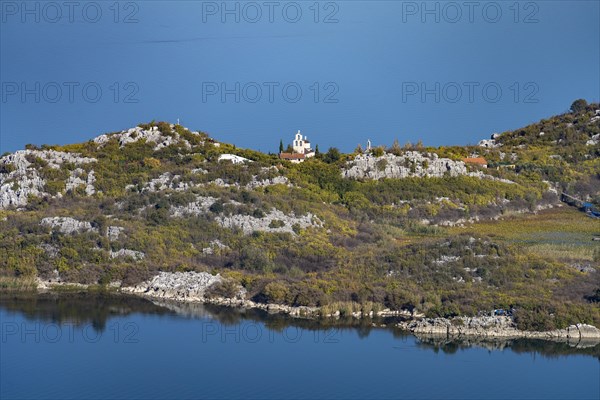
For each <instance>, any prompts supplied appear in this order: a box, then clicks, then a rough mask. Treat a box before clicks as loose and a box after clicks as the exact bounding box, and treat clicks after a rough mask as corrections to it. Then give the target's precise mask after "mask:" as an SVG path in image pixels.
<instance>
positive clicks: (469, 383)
mask: <svg viewBox="0 0 600 400" xmlns="http://www.w3.org/2000/svg"><path fill="white" fill-rule="evenodd" d="M0 320H1V324H2V337H1V343H0V344H1V353H0V398H2V399H42V398H43V399H56V398H74V399H88V398H89V399H112V398H115V399H139V398H144V399H153V398H211V399H215V398H261V399H262V398H277V399H279V398H285V399H288V398H289V399H298V398H327V399H332V398H339V399H363V398H394V399H397V398H409V399H447V398H454V399H508V398H518V399H599V398H600V346H599V345H596V346H591V347H590V346H588V347H582V346H581V345H580V347H579V348H577V347H572V346H569V345H568V344H564V343H546V342H541V341H524V340H517V341H510V342H496V343H466V342H460V343H456V342H446V341H444V340H441V339H426V338H421V339H419V338H416V337H414V336H411V335H406V334H404V333H402V332H399V331H395V330H392V329H389V328H372V327H371V326H370V325H368V324H365V325H363V326H353V327H348V326H347V325H346V326H345V327H342V326H343V325H342V324H341V323H338V324H339V326H334V325H331V323H330V324H329V325H324V324H323V323H321V324H319V323H316V322H314V321H312V322H311V321H296V320H290V319H286V318H283V317H273V316H268V315H266V314H264V313H260V312H255V311H247V312H242V311H239V310H231V309H223V308H215V307H204V306H200V305H184V306H177V305H174V304H169V303H159V304H156V303H152V302H150V301H146V300H142V299H137V298H131V297H121V296H111V295H101V294H97V295H89V294H88V295H84V294H61V295H38V296H27V297H24V296H22V295H20V296H18V297H14V296H11V295H6V294H3V295H2V298H1V299H0ZM383 322H388V323H390V322H392V321H383Z"/></svg>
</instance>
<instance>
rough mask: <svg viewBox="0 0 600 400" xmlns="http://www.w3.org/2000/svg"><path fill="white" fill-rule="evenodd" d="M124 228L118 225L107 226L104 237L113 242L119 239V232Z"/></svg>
mask: <svg viewBox="0 0 600 400" xmlns="http://www.w3.org/2000/svg"><path fill="white" fill-rule="evenodd" d="M124 230H125V228H122V227H120V226H109V227H108V228H106V237H107V238H108V240H110V241H111V242H114V241H115V240H118V239H119V236H120V235H121V232H123V231H124Z"/></svg>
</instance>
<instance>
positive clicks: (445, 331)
mask: <svg viewBox="0 0 600 400" xmlns="http://www.w3.org/2000/svg"><path fill="white" fill-rule="evenodd" d="M224 280H225V278H223V277H222V276H221V275H219V274H217V275H212V274H210V273H208V272H160V273H159V274H158V275H156V276H155V277H153V278H152V279H150V280H148V281H146V282H142V283H140V284H138V285H135V286H121V285H120V283H119V282H114V283H112V284H111V285H110V286H111V287H112V288H115V289H118V290H119V291H120V292H122V293H127V294H133V295H137V296H141V297H146V298H148V299H153V300H169V301H175V302H180V303H204V304H214V305H220V306H226V307H236V308H242V309H251V308H252V309H260V310H264V311H267V312H269V313H279V314H287V315H289V316H291V317H296V318H318V317H328V318H338V317H340V312H339V311H337V312H332V313H330V314H324V313H323V309H320V308H318V307H292V306H287V305H282V304H265V303H258V302H254V301H252V300H249V299H246V292H245V289H243V288H242V287H239V289H238V292H237V293H236V295H235V296H234V297H231V298H225V297H219V296H214V295H210V294H209V290H210V288H211V287H212V286H213V285H215V284H219V283H221V282H223V281H224ZM67 285H68V286H74V287H76V288H79V289H85V288H87V286H86V285H80V284H68V283H65V282H60V281H59V280H53V281H42V280H38V289H39V290H51V289H52V288H53V287H61V286H67ZM348 316H350V315H348ZM351 316H352V317H354V318H374V317H393V316H397V317H403V318H406V319H407V320H406V321H403V322H398V323H397V324H396V325H395V326H396V327H397V328H400V329H402V330H406V331H409V332H411V333H413V334H414V335H415V336H424V337H437V338H447V339H458V338H480V339H516V338H527V339H543V340H553V341H568V342H578V341H592V342H594V343H596V344H597V343H600V329H598V328H596V327H594V326H592V325H586V324H576V325H571V326H569V327H568V328H566V329H558V330H553V331H546V332H535V331H522V330H519V329H517V327H516V324H515V322H514V321H513V319H512V318H511V317H506V316H482V317H455V318H453V319H446V318H423V316H422V315H418V314H410V313H409V312H407V311H393V310H389V309H384V310H380V311H377V312H373V311H371V312H369V313H368V314H366V315H363V314H362V313H361V312H353V313H351Z"/></svg>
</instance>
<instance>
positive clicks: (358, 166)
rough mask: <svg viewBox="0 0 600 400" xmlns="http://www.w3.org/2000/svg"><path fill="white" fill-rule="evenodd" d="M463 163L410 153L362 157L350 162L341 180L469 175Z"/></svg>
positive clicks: (432, 154)
mask: <svg viewBox="0 0 600 400" xmlns="http://www.w3.org/2000/svg"><path fill="white" fill-rule="evenodd" d="M467 173H468V172H467V167H466V166H465V163H464V162H462V161H453V160H450V159H448V158H439V157H438V155H437V154H435V153H425V154H422V153H420V152H418V151H407V152H406V153H404V154H403V155H401V156H396V155H394V154H384V155H382V156H380V157H375V156H373V155H372V154H369V153H367V154H361V155H358V156H356V158H355V159H354V160H352V161H348V163H347V165H346V168H345V169H344V170H343V171H342V176H344V177H345V178H353V179H375V180H377V179H383V178H408V177H443V176H458V175H467Z"/></svg>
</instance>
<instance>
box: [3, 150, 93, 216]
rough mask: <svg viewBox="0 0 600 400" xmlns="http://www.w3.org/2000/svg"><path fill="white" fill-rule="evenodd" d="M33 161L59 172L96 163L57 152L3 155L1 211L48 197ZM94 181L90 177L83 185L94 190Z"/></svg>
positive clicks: (70, 154) (77, 155)
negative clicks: (63, 169)
mask: <svg viewBox="0 0 600 400" xmlns="http://www.w3.org/2000/svg"><path fill="white" fill-rule="evenodd" d="M32 159H33V161H35V160H38V161H39V163H40V164H41V165H44V167H47V168H51V169H59V168H61V166H63V164H65V163H72V164H75V165H81V164H88V163H92V162H96V161H97V160H96V159H95V158H89V157H81V155H79V154H76V153H66V152H61V151H56V150H19V151H16V152H14V153H12V154H9V155H6V156H4V157H2V158H0V209H4V208H8V207H23V206H26V205H27V203H28V201H29V198H30V197H41V196H45V195H48V193H46V192H44V188H45V186H46V181H45V180H44V179H42V177H41V175H40V171H39V170H38V168H39V167H40V166H39V165H38V166H35V165H33V164H32V162H31V161H30V160H32ZM94 180H95V178H94V176H93V173H92V174H91V177H90V175H88V180H87V181H86V182H84V183H85V184H86V185H88V184H89V185H91V190H93V185H92V184H93V182H94ZM67 183H68V182H67ZM71 183H75V182H74V181H73V182H71ZM77 183H78V181H77ZM86 192H88V187H87V186H86ZM92 194H93V193H92Z"/></svg>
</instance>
